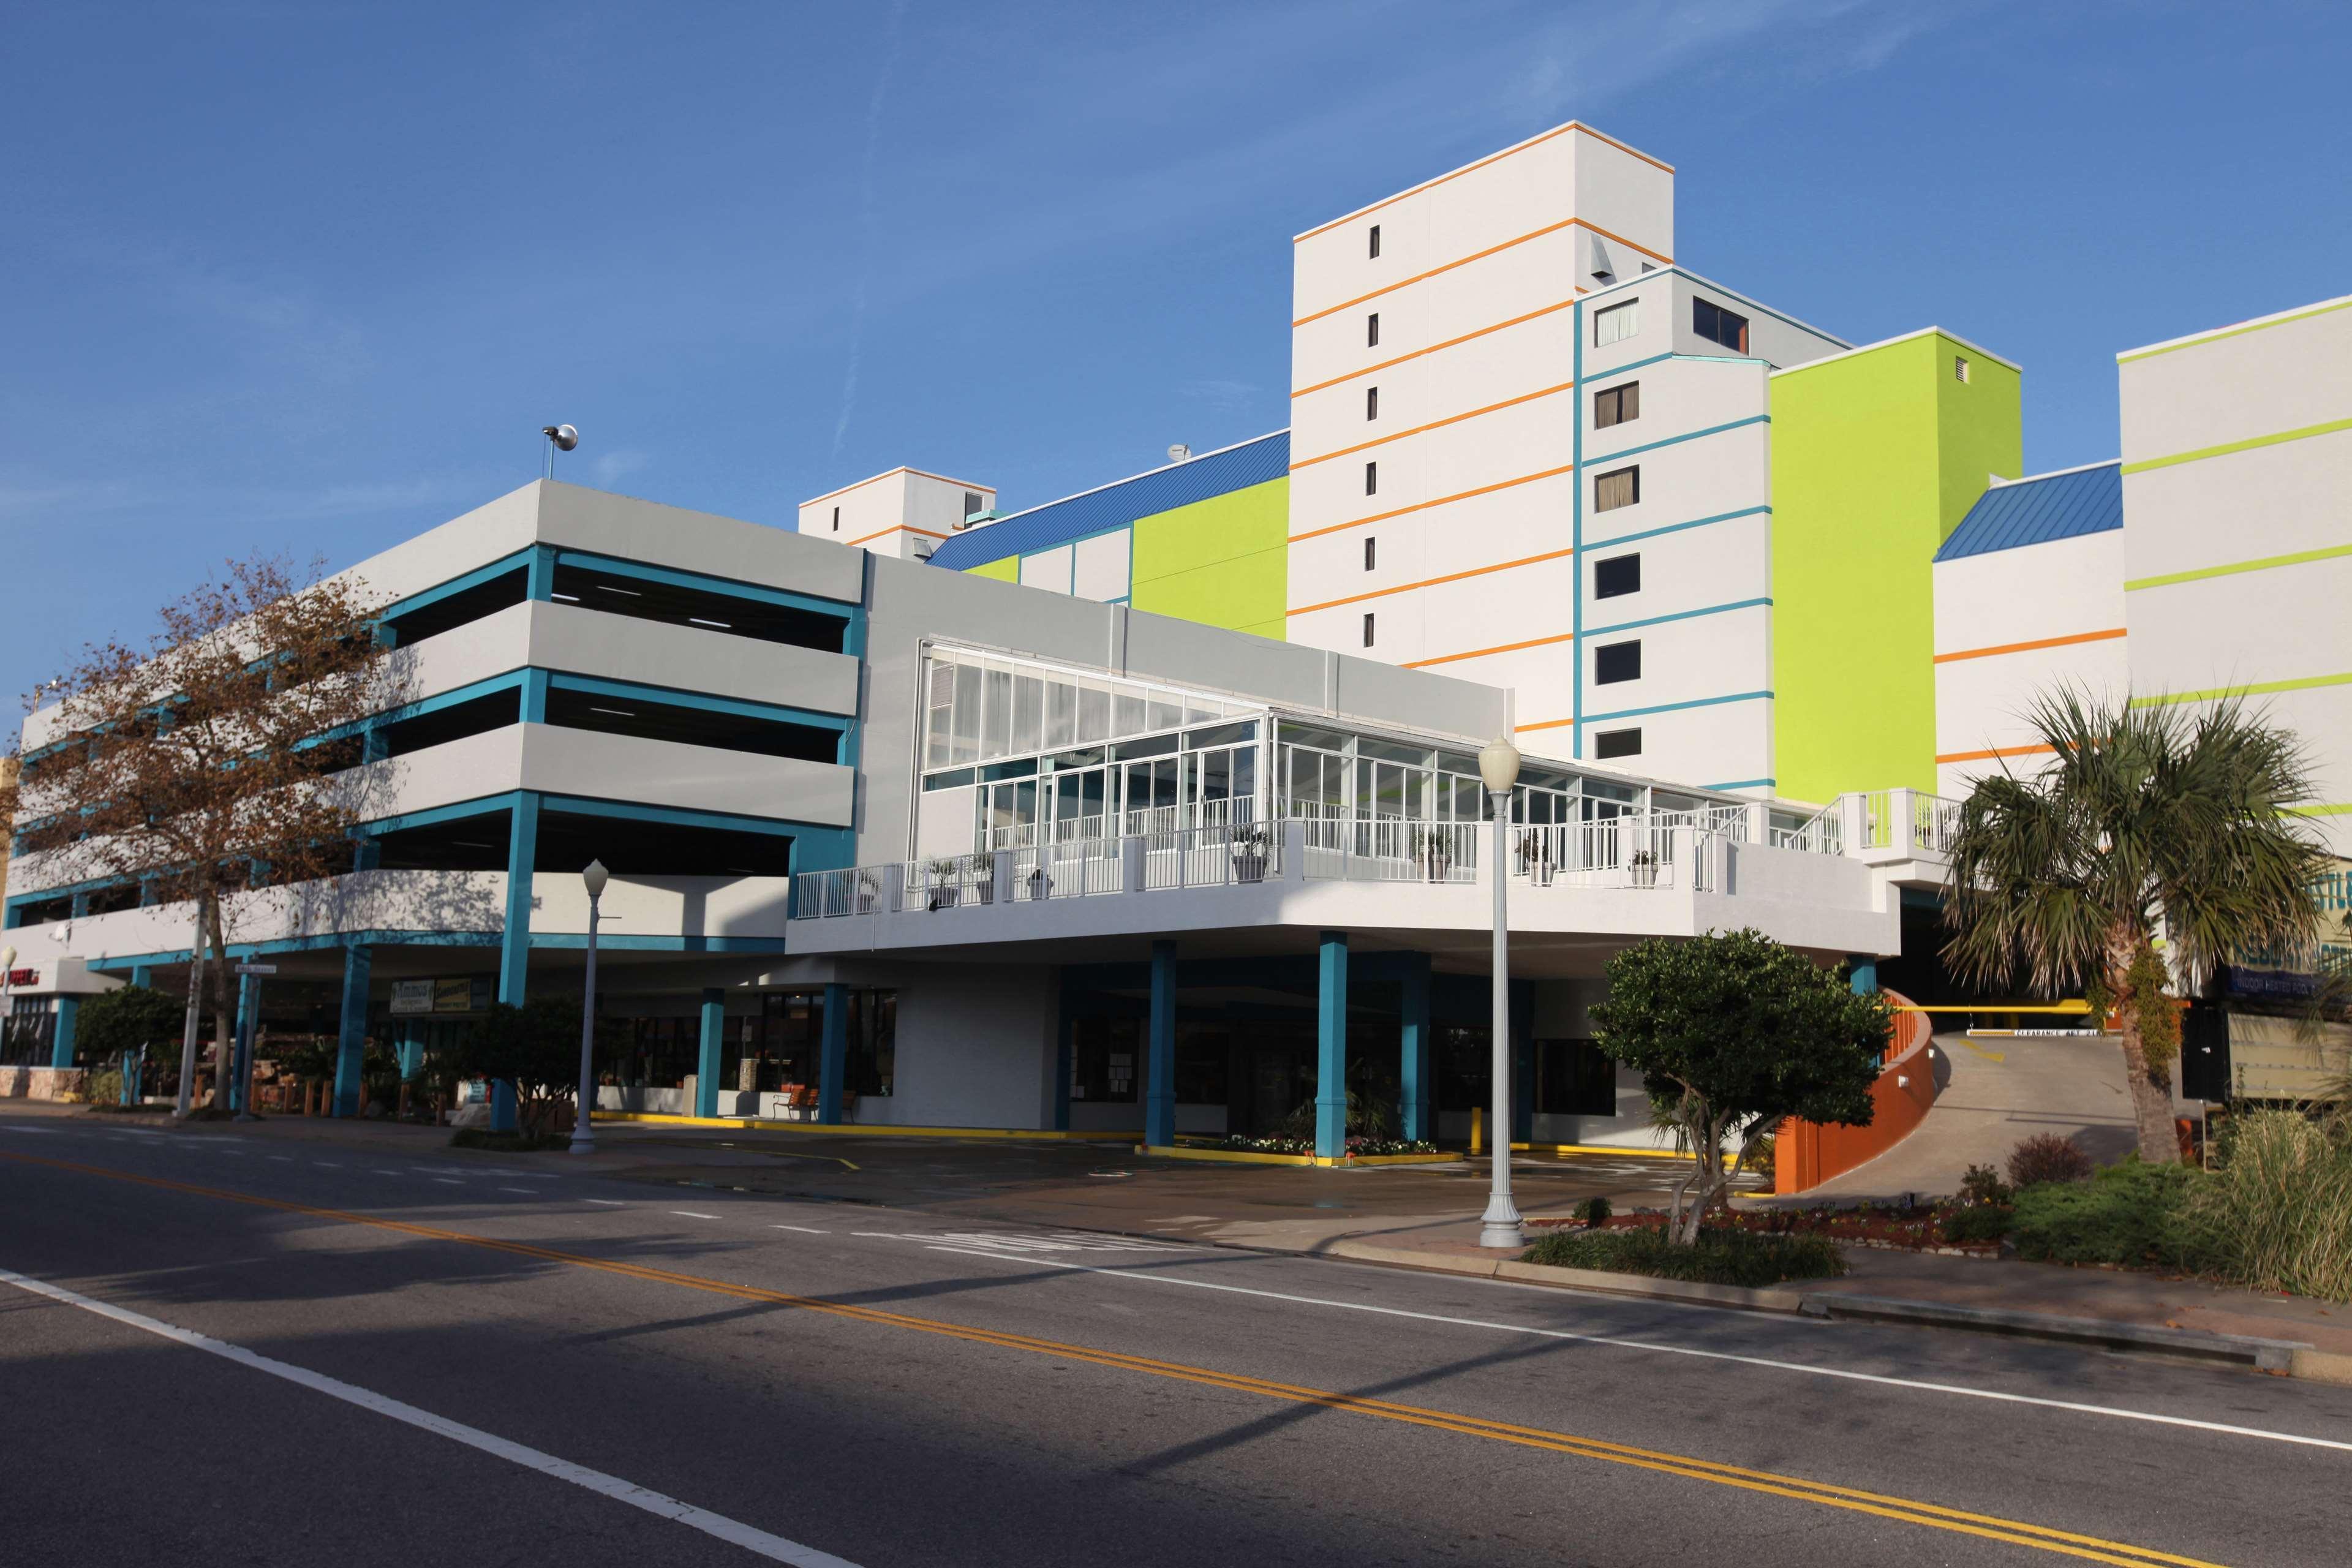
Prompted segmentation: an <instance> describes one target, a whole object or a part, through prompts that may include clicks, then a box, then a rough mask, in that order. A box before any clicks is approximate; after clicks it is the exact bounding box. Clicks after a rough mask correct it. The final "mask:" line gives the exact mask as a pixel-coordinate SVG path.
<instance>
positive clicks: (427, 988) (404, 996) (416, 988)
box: [392, 980, 433, 1018]
mask: <svg viewBox="0 0 2352 1568" xmlns="http://www.w3.org/2000/svg"><path fill="white" fill-rule="evenodd" d="M431 1011H433V982H431V981H430V980H395V981H394V982H393V983H392V1016H394V1017H395V1018H404V1017H413V1016H415V1015H417V1014H419V1013H430V1012H431Z"/></svg>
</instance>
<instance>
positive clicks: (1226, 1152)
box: [1135, 1143, 1462, 1167]
mask: <svg viewBox="0 0 2352 1568" xmlns="http://www.w3.org/2000/svg"><path fill="white" fill-rule="evenodd" d="M1135 1152H1137V1153H1139V1154H1159V1155H1161V1156H1163V1157H1165V1158H1167V1159H1171V1160H1210V1161H1214V1162H1217V1163H1221V1164H1227V1165H1322V1166H1326V1167H1328V1166H1333V1165H1440V1164H1446V1163H1452V1162H1455V1161H1458V1160H1460V1159H1461V1158H1462V1156H1461V1155H1459V1154H1448V1153H1446V1152H1444V1151H1443V1150H1441V1151H1439V1152H1437V1153H1434V1154H1347V1155H1342V1156H1341V1157H1340V1158H1339V1159H1336V1160H1333V1159H1327V1158H1326V1157H1324V1156H1323V1155H1320V1154H1269V1153H1261V1152H1258V1151H1257V1150H1255V1149H1187V1148H1182V1147H1180V1146H1178V1145H1175V1144H1170V1143H1139V1144H1137V1145H1136V1146H1135Z"/></svg>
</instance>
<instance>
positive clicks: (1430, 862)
mask: <svg viewBox="0 0 2352 1568" xmlns="http://www.w3.org/2000/svg"><path fill="white" fill-rule="evenodd" d="M1412 858H1413V859H1414V861H1415V862H1417V863H1418V864H1419V865H1420V867H1421V870H1422V875H1423V877H1425V878H1427V879H1429V880H1430V881H1433V882H1443V881H1444V880H1445V878H1446V873H1448V872H1449V871H1451V870H1452V869H1453V868H1454V838H1453V836H1452V835H1451V834H1449V833H1447V832H1446V831H1445V830H1444V828H1442V827H1435V826H1430V827H1416V828H1414V829H1413V830H1412Z"/></svg>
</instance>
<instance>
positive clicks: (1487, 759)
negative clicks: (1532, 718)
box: [1478, 735, 1527, 1248]
mask: <svg viewBox="0 0 2352 1568" xmlns="http://www.w3.org/2000/svg"><path fill="white" fill-rule="evenodd" d="M1478 776H1479V778H1480V779H1481V780H1483V781H1484V782H1485V784H1486V798H1487V800H1488V801H1489V802H1490V803H1492V805H1493V807H1494V816H1495V843H1494V849H1493V853H1492V854H1491V855H1490V856H1489V857H1488V859H1487V875H1488V876H1489V877H1491V878H1492V879H1494V883H1495V961H1494V989H1495V1002H1494V1016H1493V1023H1492V1026H1491V1027H1492V1029H1493V1033H1494V1050H1493V1054H1492V1057H1491V1058H1490V1070H1491V1072H1492V1074H1493V1086H1494V1093H1493V1099H1494V1109H1493V1110H1492V1112H1491V1114H1492V1117H1493V1128H1492V1131H1493V1143H1494V1178H1493V1181H1492V1183H1491V1184H1490V1185H1489V1187H1488V1190H1487V1194H1486V1215H1485V1216H1484V1217H1483V1219H1482V1221H1481V1223H1480V1225H1479V1226H1478V1245H1479V1246H1481V1247H1511V1248H1517V1247H1525V1246H1526V1245H1527V1233H1526V1231H1525V1230H1524V1229H1523V1228H1521V1226H1520V1224H1519V1210H1518V1205H1516V1204H1514V1203H1513V1202H1512V1201H1511V936H1510V929H1511V927H1510V899H1509V894H1510V885H1511V867H1510V860H1509V858H1508V857H1509V853H1510V846H1509V837H1510V831H1511V791H1512V788H1513V787H1514V786H1515V785H1517V783H1518V782H1519V749H1518V748H1517V746H1514V745H1513V744H1511V738H1510V737H1509V736H1508V735H1497V736H1496V737H1495V738H1494V739H1493V740H1491V741H1489V742H1486V747H1485V749H1483V750H1482V751H1480V752H1479V753H1478Z"/></svg>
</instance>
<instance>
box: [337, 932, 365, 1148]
mask: <svg viewBox="0 0 2352 1568" xmlns="http://www.w3.org/2000/svg"><path fill="white" fill-rule="evenodd" d="M374 957H375V949H373V948H372V947H368V946H365V945H364V944H355V945H353V946H351V947H347V948H345V949H343V1017H342V1025H341V1030H340V1031H339V1032H338V1034H337V1035H336V1038H335V1114H336V1115H338V1116H357V1115H358V1114H359V1113H360V1071H361V1068H362V1065H363V1064H362V1054H363V1053H364V1052H365V1051H366V1049H367V1008H368V966H369V964H370V963H372V962H373V960H374Z"/></svg>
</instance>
